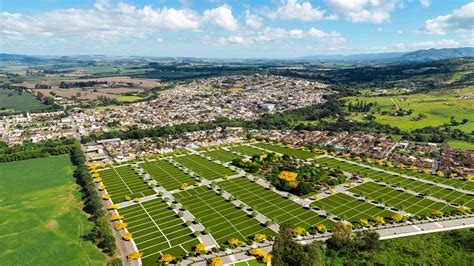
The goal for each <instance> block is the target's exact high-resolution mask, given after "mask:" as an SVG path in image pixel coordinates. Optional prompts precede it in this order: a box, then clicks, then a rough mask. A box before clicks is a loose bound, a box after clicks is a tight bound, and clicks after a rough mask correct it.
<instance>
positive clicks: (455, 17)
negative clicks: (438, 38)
mask: <svg viewBox="0 0 474 266" xmlns="http://www.w3.org/2000/svg"><path fill="white" fill-rule="evenodd" d="M473 25H474V2H471V3H469V4H466V5H464V6H461V7H460V8H459V9H455V10H454V11H453V12H451V13H450V14H447V15H444V16H439V17H437V18H434V19H428V20H427V21H426V22H425V24H424V25H423V26H422V27H421V28H419V29H418V32H420V33H425V34H436V35H444V34H446V32H448V31H471V32H472V31H473V27H474V26H473Z"/></svg>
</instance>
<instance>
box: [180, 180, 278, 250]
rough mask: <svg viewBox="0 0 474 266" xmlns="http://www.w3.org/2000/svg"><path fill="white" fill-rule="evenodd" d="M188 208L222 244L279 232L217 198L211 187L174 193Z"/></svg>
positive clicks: (221, 198) (218, 196)
mask: <svg viewBox="0 0 474 266" xmlns="http://www.w3.org/2000/svg"><path fill="white" fill-rule="evenodd" d="M173 196H174V197H175V199H176V200H178V202H180V203H181V204H182V205H183V206H184V208H186V209H187V210H189V211H190V212H191V213H192V214H193V215H194V217H195V218H196V219H198V220H199V221H200V222H201V223H202V224H203V225H204V227H205V228H207V229H209V230H210V233H211V235H212V237H213V238H214V239H215V240H216V241H217V243H218V244H219V245H222V244H225V243H226V242H227V241H228V240H229V239H231V238H237V239H239V240H241V241H246V240H247V239H248V237H251V236H253V235H255V234H256V233H262V234H265V235H267V236H273V235H274V234H275V233H274V232H273V231H272V230H271V229H269V228H267V227H266V226H263V225H261V224H260V222H259V221H257V220H256V219H254V218H251V217H249V216H248V215H247V213H245V212H244V211H243V210H240V209H238V208H236V207H235V206H234V204H232V203H230V202H228V201H226V200H225V199H224V197H222V196H220V195H217V194H216V192H215V191H213V190H210V189H208V188H207V187H198V188H194V189H190V190H186V191H183V192H179V193H175V194H173Z"/></svg>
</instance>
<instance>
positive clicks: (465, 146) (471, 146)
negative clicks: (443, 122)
mask: <svg viewBox="0 0 474 266" xmlns="http://www.w3.org/2000/svg"><path fill="white" fill-rule="evenodd" d="M448 144H449V146H451V147H453V148H455V149H460V150H466V151H474V143H470V142H467V141H461V140H450V141H448Z"/></svg>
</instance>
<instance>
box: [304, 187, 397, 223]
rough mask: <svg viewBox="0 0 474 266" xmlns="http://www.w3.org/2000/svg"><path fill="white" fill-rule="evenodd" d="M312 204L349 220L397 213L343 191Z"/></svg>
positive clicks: (388, 215)
mask: <svg viewBox="0 0 474 266" xmlns="http://www.w3.org/2000/svg"><path fill="white" fill-rule="evenodd" d="M311 206H318V207H319V208H321V209H323V210H326V211H328V212H329V213H331V214H335V215H337V216H338V217H340V218H342V219H344V220H346V221H349V222H358V221H360V219H363V218H365V219H371V218H372V217H374V216H377V215H380V216H383V217H392V215H394V214H395V213H394V212H392V211H389V210H385V209H383V208H379V207H377V206H375V205H373V204H370V203H367V202H363V201H359V200H357V199H356V198H354V197H351V196H349V195H346V194H342V193H336V194H334V195H331V196H329V197H326V198H323V199H320V200H318V201H315V202H313V203H312V204H311Z"/></svg>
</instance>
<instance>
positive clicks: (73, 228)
mask: <svg viewBox="0 0 474 266" xmlns="http://www.w3.org/2000/svg"><path fill="white" fill-rule="evenodd" d="M73 170H74V166H73V165H72V164H71V162H70V160H69V156H57V157H48V158H41V159H33V160H26V161H17V162H9V163H1V164H0V176H1V178H0V201H1V210H0V217H1V218H0V236H1V241H0V261H1V262H0V264H4V265H106V263H107V261H106V257H105V256H104V255H103V254H102V253H101V251H100V250H99V249H97V248H96V247H95V245H94V244H93V243H92V242H90V241H87V240H84V239H83V237H84V236H86V235H88V234H89V233H91V230H92V228H93V224H92V222H90V221H88V220H87V215H86V214H85V213H84V212H83V211H82V210H81V208H82V202H81V194H80V192H79V190H80V188H79V186H78V185H77V184H76V183H75V180H74V177H73V176H72V172H73ZM2 262H3V263H2Z"/></svg>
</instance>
